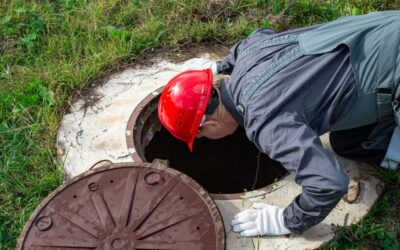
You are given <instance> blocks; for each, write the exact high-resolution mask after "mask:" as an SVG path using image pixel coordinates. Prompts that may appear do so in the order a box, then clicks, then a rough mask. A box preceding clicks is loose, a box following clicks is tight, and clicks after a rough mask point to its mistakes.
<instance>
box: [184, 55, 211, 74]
mask: <svg viewBox="0 0 400 250" xmlns="http://www.w3.org/2000/svg"><path fill="white" fill-rule="evenodd" d="M182 68H183V70H184V71H187V70H201V69H208V68H210V69H211V71H212V73H213V75H214V76H215V75H216V74H217V73H218V72H217V64H216V63H215V62H213V61H211V60H208V59H205V58H192V59H190V60H188V61H186V62H185V63H184V64H183V66H182Z"/></svg>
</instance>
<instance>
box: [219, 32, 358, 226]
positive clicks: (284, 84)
mask: <svg viewBox="0 0 400 250" xmlns="http://www.w3.org/2000/svg"><path fill="white" fill-rule="evenodd" d="M314 28H316V27H309V28H303V29H298V30H293V31H288V32H285V33H280V34H277V33H275V32H274V31H273V30H270V29H259V30H256V31H255V32H253V33H252V34H251V35H250V36H249V37H248V38H247V39H245V40H243V41H241V42H239V43H238V44H236V45H235V46H234V47H233V48H232V49H231V51H230V54H229V55H228V56H227V57H226V58H225V59H224V60H223V61H220V62H218V64H217V65H218V71H219V72H220V73H225V74H230V80H229V82H226V83H225V84H222V88H221V97H222V101H223V103H224V104H225V105H226V107H227V109H228V110H229V111H230V113H232V115H233V117H234V118H235V119H236V120H237V122H238V123H239V124H241V125H242V126H244V127H245V129H246V133H247V136H248V138H249V139H250V140H251V141H253V142H254V143H255V145H256V146H257V147H258V148H259V150H260V151H262V152H264V153H265V154H267V155H268V156H269V157H270V158H272V159H274V160H277V161H279V162H281V163H282V164H283V166H284V167H285V168H286V169H287V170H288V171H290V172H291V173H293V174H294V175H295V181H296V183H297V184H299V185H301V186H302V188H303V192H302V193H301V194H300V195H299V196H297V197H296V198H295V199H294V200H293V202H292V203H291V204H290V205H289V206H288V207H287V208H286V210H285V213H284V215H285V218H284V220H285V225H286V227H287V228H288V229H289V230H291V231H292V232H294V233H299V234H300V233H303V232H304V231H305V230H307V229H308V228H310V227H311V226H313V225H315V224H317V223H319V222H320V221H321V220H323V219H324V218H325V217H326V216H327V215H328V214H329V212H330V211H331V210H332V209H333V208H334V207H335V205H336V204H337V203H338V201H339V200H340V199H341V197H342V196H343V194H345V193H346V192H347V187H348V178H347V176H346V174H344V173H343V171H342V170H341V168H340V166H339V165H338V163H337V161H336V159H335V157H334V156H332V155H331V154H330V153H329V152H327V151H326V150H325V149H324V148H323V147H322V144H321V141H320V139H319V135H321V134H324V133H325V132H328V131H329V130H330V128H331V127H332V125H333V124H335V122H336V121H338V120H339V119H340V118H341V117H342V116H343V114H345V113H346V112H348V111H349V109H350V108H351V107H352V105H353V104H354V103H356V101H357V97H358V95H357V91H356V89H357V88H356V83H355V79H354V75H353V72H352V69H351V65H350V60H349V51H348V49H347V47H345V46H342V47H338V48H337V49H335V50H334V51H332V52H329V53H325V54H321V55H315V56H303V57H301V58H300V59H298V60H296V61H294V62H293V63H291V64H290V65H288V66H287V67H285V68H283V69H282V70H280V71H279V72H278V73H276V74H275V75H274V76H273V77H272V78H270V79H269V80H268V81H267V82H266V83H265V84H263V85H262V86H261V87H260V88H259V89H258V90H257V92H256V93H255V94H254V95H253V96H252V97H251V99H250V101H249V104H248V106H247V108H246V112H245V114H244V116H242V115H240V113H238V112H237V110H236V108H235V107H236V106H237V105H238V102H239V97H240V94H241V91H242V89H243V86H245V85H246V84H248V83H249V82H251V81H252V80H253V79H254V78H255V77H256V76H257V75H258V74H259V72H260V71H261V70H262V69H263V68H265V67H266V66H267V65H269V64H270V63H271V62H272V61H274V60H275V59H276V58H279V57H280V56H281V55H282V54H284V53H286V52H287V51H289V50H290V49H291V48H292V47H293V46H294V43H293V44H286V45H277V46H273V47H269V48H265V49H262V50H260V51H259V53H255V54H253V55H251V56H247V57H245V58H243V59H240V58H238V54H239V52H240V51H242V50H244V49H246V48H247V47H249V46H251V45H253V44H255V43H257V42H259V41H261V40H265V39H266V38H273V37H275V36H278V35H279V36H281V35H283V34H299V33H302V32H305V31H307V30H310V29H314Z"/></svg>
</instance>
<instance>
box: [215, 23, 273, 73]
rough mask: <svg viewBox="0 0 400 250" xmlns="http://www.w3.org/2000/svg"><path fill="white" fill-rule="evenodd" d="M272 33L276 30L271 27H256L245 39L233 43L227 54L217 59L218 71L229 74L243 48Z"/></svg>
mask: <svg viewBox="0 0 400 250" xmlns="http://www.w3.org/2000/svg"><path fill="white" fill-rule="evenodd" d="M274 34H276V32H275V31H274V30H272V29H256V30H255V31H253V32H252V33H251V34H250V35H249V36H248V37H247V38H246V39H244V40H241V41H240V42H238V43H237V44H235V45H234V46H233V47H232V48H231V49H230V51H229V54H228V55H227V56H226V57H225V58H224V59H223V60H222V61H217V71H218V73H221V74H225V75H230V74H231V73H232V71H233V68H234V67H235V65H236V59H237V58H238V55H239V53H240V51H241V50H243V48H245V47H247V46H248V45H249V44H252V43H254V42H259V41H260V40H262V39H266V38H268V37H269V36H271V35H274Z"/></svg>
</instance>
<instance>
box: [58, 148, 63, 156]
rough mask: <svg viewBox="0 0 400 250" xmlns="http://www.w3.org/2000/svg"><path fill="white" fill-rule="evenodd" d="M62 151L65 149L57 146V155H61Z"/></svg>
mask: <svg viewBox="0 0 400 250" xmlns="http://www.w3.org/2000/svg"><path fill="white" fill-rule="evenodd" d="M64 153H65V149H64V148H61V147H57V155H60V156H62V155H64Z"/></svg>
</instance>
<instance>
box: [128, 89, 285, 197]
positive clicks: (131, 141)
mask: <svg viewBox="0 0 400 250" xmlns="http://www.w3.org/2000/svg"><path fill="white" fill-rule="evenodd" d="M164 88H165V86H162V87H159V88H158V89H156V90H154V91H152V92H151V93H150V94H148V95H147V96H146V97H145V98H143V100H141V101H140V102H139V104H138V105H137V106H136V107H135V108H134V110H133V112H132V113H131V115H130V117H129V120H128V123H127V126H126V129H125V139H126V145H127V148H128V151H129V154H130V156H131V158H132V159H133V161H134V162H138V163H146V161H144V159H143V158H142V157H141V156H140V154H139V153H138V150H137V147H140V149H139V150H142V148H141V146H137V145H135V137H134V130H135V129H136V123H137V121H138V118H139V116H140V114H141V112H142V111H143V109H144V108H145V107H147V105H149V104H150V102H151V101H153V100H154V98H157V97H158V96H159V95H160V93H161V92H162V91H163V89H164ZM133 149H134V150H133ZM170 168H171V167H170ZM171 169H173V168H171ZM185 175H186V174H185ZM288 176H290V173H289V172H288V173H287V174H286V175H284V176H282V177H281V178H280V179H279V180H278V182H279V181H281V180H284V179H285V178H287V177H288ZM190 178H191V177H190ZM273 186H274V183H271V184H269V185H267V186H264V187H261V188H258V189H254V190H252V191H250V192H265V193H266V194H267V193H270V192H272V191H274V188H273ZM203 189H204V188H203ZM207 193H209V192H208V191H207ZM246 193H249V192H240V193H229V194H218V193H209V195H210V196H211V197H212V198H213V199H214V200H240V199H242V198H243V197H245V196H246Z"/></svg>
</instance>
